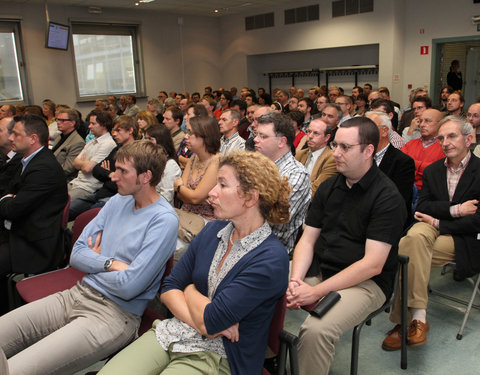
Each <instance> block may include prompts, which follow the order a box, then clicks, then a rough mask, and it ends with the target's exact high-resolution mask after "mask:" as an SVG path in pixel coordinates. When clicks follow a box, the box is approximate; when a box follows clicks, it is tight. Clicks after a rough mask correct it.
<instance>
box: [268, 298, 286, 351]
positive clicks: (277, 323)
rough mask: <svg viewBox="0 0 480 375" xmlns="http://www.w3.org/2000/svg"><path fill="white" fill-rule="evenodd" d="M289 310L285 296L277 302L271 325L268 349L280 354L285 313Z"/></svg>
mask: <svg viewBox="0 0 480 375" xmlns="http://www.w3.org/2000/svg"><path fill="white" fill-rule="evenodd" d="M286 308H287V295H286V294H284V295H283V296H282V298H280V299H279V300H278V302H277V307H276V308H275V313H274V315H273V319H272V322H271V323H270V332H269V333H268V347H269V348H270V349H271V350H272V351H273V353H275V355H277V354H278V351H279V350H280V332H281V331H282V329H283V323H284V321H285V311H286Z"/></svg>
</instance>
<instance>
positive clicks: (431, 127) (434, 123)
mask: <svg viewBox="0 0 480 375" xmlns="http://www.w3.org/2000/svg"><path fill="white" fill-rule="evenodd" d="M442 118H443V114H442V112H440V111H439V110H437V109H433V108H429V109H426V110H425V111H423V113H422V114H421V115H420V134H421V136H422V138H423V139H424V140H430V139H432V138H433V137H436V136H437V132H438V123H439V122H440V120H441V119H442Z"/></svg>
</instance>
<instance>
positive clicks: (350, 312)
mask: <svg viewBox="0 0 480 375" xmlns="http://www.w3.org/2000/svg"><path fill="white" fill-rule="evenodd" d="M309 279H311V278H309ZM309 279H305V282H307V283H309V284H310V283H311V280H309ZM338 293H339V294H340V295H341V299H340V301H338V302H337V303H336V304H335V306H333V307H332V308H331V309H330V310H329V311H328V312H327V313H326V314H325V315H324V316H323V317H322V318H321V319H318V318H316V317H314V316H311V315H309V316H308V317H307V319H306V320H305V322H303V324H302V326H301V327H300V334H299V336H300V340H299V344H298V360H299V367H300V375H311V374H313V373H315V374H316V375H326V374H328V370H329V369H330V365H331V363H332V361H333V357H334V355H335V343H336V342H337V341H338V339H339V338H340V336H341V335H342V334H343V333H344V332H345V331H348V330H349V329H351V328H353V327H355V326H356V325H357V324H359V323H360V322H362V321H363V320H365V319H366V317H367V316H368V315H369V314H370V313H371V312H373V311H375V310H378V309H379V308H380V307H381V306H382V305H383V304H384V303H385V294H383V292H382V290H381V289H380V287H379V286H378V285H377V284H376V283H375V282H374V281H372V280H366V281H364V282H362V283H360V284H358V285H356V286H354V287H351V288H347V289H343V290H339V291H338Z"/></svg>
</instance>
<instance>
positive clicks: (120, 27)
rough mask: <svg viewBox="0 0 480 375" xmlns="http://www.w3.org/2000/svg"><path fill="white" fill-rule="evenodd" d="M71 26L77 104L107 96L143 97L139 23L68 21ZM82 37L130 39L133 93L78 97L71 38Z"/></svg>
mask: <svg viewBox="0 0 480 375" xmlns="http://www.w3.org/2000/svg"><path fill="white" fill-rule="evenodd" d="M69 24H70V26H71V33H70V42H71V46H72V63H73V71H74V75H75V95H76V101H77V103H85V102H92V101H95V100H97V99H104V98H106V97H108V96H109V95H116V96H119V95H130V94H131V95H135V96H136V97H142V96H145V72H144V68H143V56H142V46H141V39H142V38H141V23H140V22H131V21H112V20H104V21H101V20H98V21H95V22H92V21H89V20H83V19H70V20H69ZM78 34H84V35H129V36H131V37H132V53H133V67H134V74H135V86H136V87H135V91H133V92H107V93H105V94H101V95H88V96H81V95H80V85H79V82H78V72H77V63H76V59H75V46H74V44H73V36H74V35H78Z"/></svg>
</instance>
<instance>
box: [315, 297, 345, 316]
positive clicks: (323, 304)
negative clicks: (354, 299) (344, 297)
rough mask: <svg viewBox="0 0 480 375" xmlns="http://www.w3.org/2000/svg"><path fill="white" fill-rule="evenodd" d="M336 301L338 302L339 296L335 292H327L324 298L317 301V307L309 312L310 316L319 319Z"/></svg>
mask: <svg viewBox="0 0 480 375" xmlns="http://www.w3.org/2000/svg"><path fill="white" fill-rule="evenodd" d="M338 301H340V294H338V293H337V292H335V291H332V292H329V293H328V294H327V295H326V296H325V297H323V298H322V299H321V300H320V301H318V303H317V305H316V306H315V307H314V308H313V309H312V310H310V314H311V315H313V316H315V317H317V318H321V317H322V316H324V315H325V314H326V313H327V311H328V310H330V309H331V308H332V307H333V306H334V305H335V304H336V303H337V302H338Z"/></svg>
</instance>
